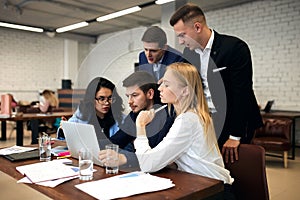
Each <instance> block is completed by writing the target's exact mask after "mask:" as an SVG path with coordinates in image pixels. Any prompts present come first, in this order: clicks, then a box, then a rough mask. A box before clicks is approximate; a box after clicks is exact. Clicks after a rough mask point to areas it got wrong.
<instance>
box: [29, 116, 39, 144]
mask: <svg viewBox="0 0 300 200" xmlns="http://www.w3.org/2000/svg"><path fill="white" fill-rule="evenodd" d="M30 126H31V144H37V143H38V139H37V138H38V137H39V120H38V119H32V120H30Z"/></svg>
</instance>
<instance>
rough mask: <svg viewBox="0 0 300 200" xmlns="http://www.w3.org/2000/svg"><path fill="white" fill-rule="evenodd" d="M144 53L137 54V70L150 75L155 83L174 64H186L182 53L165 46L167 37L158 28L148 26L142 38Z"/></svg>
mask: <svg viewBox="0 0 300 200" xmlns="http://www.w3.org/2000/svg"><path fill="white" fill-rule="evenodd" d="M142 42H143V46H144V51H143V52H140V54H139V70H142V71H146V72H148V73H150V74H152V75H153V76H154V77H155V79H156V81H158V80H160V79H161V78H162V77H163V75H164V74H165V71H166V67H167V66H168V65H169V64H172V63H174V62H186V61H185V59H184V58H183V56H182V53H181V52H179V51H177V50H176V49H174V48H172V47H170V46H169V45H167V35H166V33H165V32H164V31H163V30H162V29H161V28H160V27H158V26H150V27H149V28H147V30H146V31H145V32H144V34H143V36H142Z"/></svg>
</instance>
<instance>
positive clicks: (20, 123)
mask: <svg viewBox="0 0 300 200" xmlns="http://www.w3.org/2000/svg"><path fill="white" fill-rule="evenodd" d="M16 123H17V138H16V140H17V141H16V143H17V146H23V137H24V130H23V121H20V120H18V121H17V122H16Z"/></svg>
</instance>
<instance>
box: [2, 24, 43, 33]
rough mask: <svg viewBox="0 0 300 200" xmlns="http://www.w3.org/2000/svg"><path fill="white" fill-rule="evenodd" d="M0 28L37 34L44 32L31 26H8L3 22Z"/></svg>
mask: <svg viewBox="0 0 300 200" xmlns="http://www.w3.org/2000/svg"><path fill="white" fill-rule="evenodd" d="M0 26H2V27H6V28H14V29H20V30H25V31H33V32H39V33H42V32H43V31H44V30H43V29H42V28H35V27H31V26H23V25H18V24H9V23H5V22H0Z"/></svg>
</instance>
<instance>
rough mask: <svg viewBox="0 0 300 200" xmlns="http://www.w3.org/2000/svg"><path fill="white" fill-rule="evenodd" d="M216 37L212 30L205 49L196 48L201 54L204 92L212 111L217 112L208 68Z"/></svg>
mask: <svg viewBox="0 0 300 200" xmlns="http://www.w3.org/2000/svg"><path fill="white" fill-rule="evenodd" d="M214 38H215V34H214V31H213V30H212V31H211V36H210V38H209V40H208V42H207V44H206V46H205V48H204V49H203V50H202V49H200V48H198V49H195V52H196V53H197V54H199V55H200V62H201V65H200V66H201V67H200V75H201V79H202V84H203V92H204V95H205V98H206V100H207V105H208V108H209V110H210V112H211V113H214V112H216V108H215V106H214V103H213V101H212V98H211V93H210V91H209V87H208V81H207V70H208V63H209V57H210V52H211V48H212V44H213V41H214Z"/></svg>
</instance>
